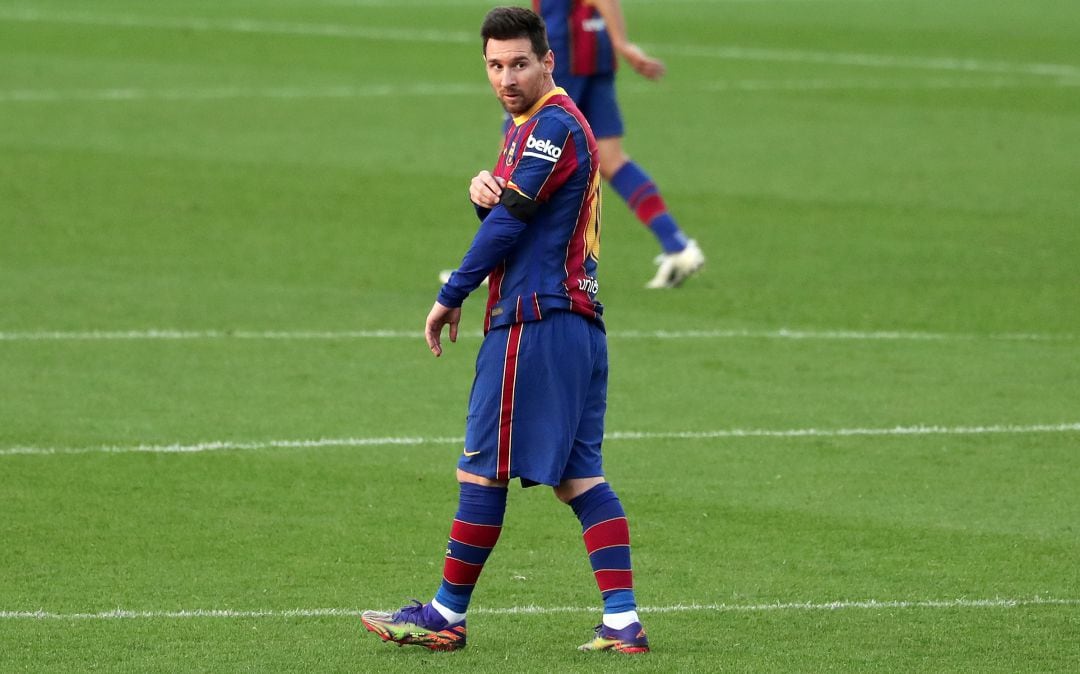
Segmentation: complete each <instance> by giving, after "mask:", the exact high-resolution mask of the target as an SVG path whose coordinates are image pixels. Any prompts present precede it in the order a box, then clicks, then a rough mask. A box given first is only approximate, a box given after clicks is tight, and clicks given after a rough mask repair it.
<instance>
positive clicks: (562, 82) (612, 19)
mask: <svg viewBox="0 0 1080 674" xmlns="http://www.w3.org/2000/svg"><path fill="white" fill-rule="evenodd" d="M532 6H533V9H534V10H535V11H536V12H537V13H538V14H540V15H541V16H542V17H543V18H544V22H545V23H546V24H547V30H548V39H549V40H550V43H551V49H552V51H554V52H555V73H554V78H555V83H556V84H558V85H559V86H560V87H562V88H563V89H565V90H566V92H567V93H568V94H570V98H572V99H574V102H575V103H577V106H578V108H579V109H580V110H581V111H582V112H583V113H584V114H585V118H586V119H588V120H589V124H590V125H591V126H592V129H593V133H594V134H595V135H596V139H597V140H596V142H597V145H598V146H599V148H600V175H601V176H603V178H604V180H605V181H607V182H608V184H610V185H611V186H612V187H614V188H615V191H616V192H618V193H619V196H621V197H622V198H623V200H624V201H625V202H626V204H627V205H628V206H629V207H630V210H631V211H633V212H634V214H635V215H636V216H637V218H638V220H640V221H641V222H642V224H644V225H645V226H646V227H648V228H649V230H650V231H651V232H652V233H653V235H654V236H655V237H656V239H657V241H658V242H659V243H660V247H661V248H662V249H663V253H661V254H660V256H658V257H657V258H656V262H657V264H658V265H659V268H658V269H657V271H656V275H655V276H654V277H653V278H652V280H650V281H649V282H648V283H647V284H645V287H647V288H673V287H676V286H678V285H680V284H681V283H682V282H683V281H685V280H686V279H687V278H688V277H690V276H691V275H692V274H694V273H695V272H697V271H698V270H699V269H701V267H702V265H704V264H705V255H704V254H703V253H702V252H701V249H700V248H699V247H698V245H697V243H696V242H695V241H693V240H692V239H688V238H687V236H686V234H684V233H683V231H682V230H681V229H680V228H679V225H678V224H677V223H676V222H675V218H674V217H672V215H671V213H669V212H668V209H667V204H666V203H665V202H664V198H663V197H662V196H661V195H660V190H659V188H657V186H656V184H655V183H653V181H652V178H650V177H649V175H648V174H647V173H646V172H645V171H644V170H643V169H642V168H641V167H640V166H639V165H638V164H637V163H636V162H635V161H634V160H633V159H631V158H630V156H629V155H627V154H626V152H625V151H624V150H623V147H622V136H623V122H622V116H621V114H620V112H619V104H618V101H617V100H616V96H615V68H616V65H617V63H618V57H619V56H621V57H622V58H623V59H625V60H626V62H627V63H628V64H630V67H631V68H633V69H634V70H635V71H636V72H637V73H638V74H640V75H642V76H644V77H646V78H648V79H650V80H656V79H659V78H660V77H662V76H663V75H664V64H663V63H661V62H660V61H658V60H656V59H654V58H652V57H651V56H649V55H648V54H646V53H645V52H644V51H642V50H641V48H640V47H638V46H637V45H635V44H634V43H632V42H630V40H629V38H628V36H627V32H626V22H625V20H624V18H623V13H622V8H621V6H620V4H619V0H532Z"/></svg>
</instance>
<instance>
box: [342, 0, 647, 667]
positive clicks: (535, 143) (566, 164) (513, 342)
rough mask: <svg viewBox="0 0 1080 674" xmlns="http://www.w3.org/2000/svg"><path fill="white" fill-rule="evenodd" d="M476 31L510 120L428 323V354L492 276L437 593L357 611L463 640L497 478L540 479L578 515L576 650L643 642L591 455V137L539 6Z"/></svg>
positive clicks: (631, 648) (473, 195) (594, 443)
mask: <svg viewBox="0 0 1080 674" xmlns="http://www.w3.org/2000/svg"><path fill="white" fill-rule="evenodd" d="M481 37H482V39H483V55H484V63H485V65H486V68H487V75H488V80H489V81H490V83H491V86H492V88H493V89H494V91H495V95H496V97H497V98H498V99H499V101H500V102H501V103H502V105H503V107H504V108H505V109H506V111H507V112H508V113H509V114H510V115H511V117H512V123H511V125H510V127H509V129H508V130H507V134H506V138H505V140H504V143H503V149H502V152H501V153H500V154H499V158H498V160H497V162H496V165H495V169H494V172H489V171H481V172H480V173H479V174H477V175H476V177H474V178H473V179H472V181H471V183H470V186H469V198H470V199H471V200H472V202H473V204H474V205H475V208H476V212H477V214H478V216H479V217H480V220H481V223H480V227H479V229H478V230H477V233H476V236H475V237H474V239H473V242H472V245H471V246H470V247H469V250H468V251H467V252H466V254H465V257H464V259H462V261H461V265H460V266H459V267H458V269H457V271H455V272H454V273H453V274H452V275H451V277H450V280H449V281H448V282H446V283H445V284H444V285H443V287H442V289H441V290H440V292H439V296H438V301H436V302H435V304H434V306H433V307H432V308H431V312H430V313H429V314H428V317H427V325H426V330H425V335H426V339H427V343H428V347H429V348H430V349H431V351H432V353H434V354H435V356H440V355H442V351H443V347H442V331H443V328H445V327H449V336H450V341H451V342H453V341H456V340H457V332H458V323H459V321H460V319H461V304H462V302H463V301H464V300H465V298H466V297H467V296H468V295H469V293H471V292H472V291H473V290H475V289H476V288H477V287H478V286H479V285H480V282H481V281H482V280H483V279H484V278H485V277H489V280H490V283H489V289H488V301H487V310H486V312H485V316H484V333H485V336H484V341H483V343H482V344H481V346H480V352H479V354H478V355H477V359H476V378H475V380H474V382H473V389H472V393H471V395H470V399H469V413H468V418H467V421H466V430H465V447H464V450H463V453H462V456H461V457H460V458H459V460H458V465H457V479H458V482H459V483H460V496H459V501H458V509H457V514H456V515H455V517H454V519H453V522H452V524H451V526H450V541H449V543H448V545H447V551H446V557H445V559H444V565H443V577H442V584H441V585H440V586H439V588H438V591H437V592H436V593H435V596H434V598H433V599H432V600H431V601H430V602H428V603H426V604H421V603H419V602H415V603H414V604H413V605H411V606H406V607H404V608H402V609H400V610H399V611H396V612H394V613H383V612H379V611H365V612H364V613H363V614H362V616H361V620H362V621H363V624H364V626H365V627H366V628H367V629H368V630H370V631H372V632H375V633H376V634H378V635H379V636H380V637H381V638H382V639H383V640H385V641H393V642H396V643H398V644H418V645H421V646H424V647H426V648H429V649H431V650H456V649H459V648H463V647H464V646H465V638H466V629H465V614H466V611H467V610H468V607H469V600H470V598H471V596H472V593H473V588H474V587H475V586H476V583H477V580H478V579H479V577H480V573H481V571H482V570H483V568H484V563H485V562H486V561H487V559H488V556H489V555H490V554H491V551H492V549H493V548H494V547H495V544H496V542H497V541H498V539H499V534H500V532H501V530H502V524H503V515H504V513H505V510H506V498H507V487H508V484H509V482H510V480H511V479H514V478H519V479H520V480H521V484H522V485H523V486H526V487H528V486H534V485H537V484H544V485H548V486H551V487H553V489H554V492H555V496H556V497H557V498H559V500H561V501H563V502H564V503H567V504H568V505H569V506H570V507H571V508H572V509H573V512H574V514H575V515H576V516H577V517H578V519H579V520H580V522H581V527H582V532H583V534H582V535H583V538H584V540H585V549H586V552H587V554H588V556H589V560H590V563H591V565H592V568H593V575H594V577H595V580H596V583H597V585H598V587H599V589H600V593H601V597H602V598H603V602H604V611H603V622H602V623H601V625H600V626H598V627H597V628H596V631H595V634H594V637H593V639H592V640H591V641H589V642H588V643H586V644H584V645H583V646H581V647H580V648H581V650H590V651H591V650H614V651H619V652H623V653H644V652H647V651H648V650H649V642H648V639H647V638H646V635H645V631H644V629H643V628H642V626H641V621H640V620H639V618H638V614H637V604H636V602H635V598H634V584H633V574H632V571H631V565H630V532H629V528H628V526H627V521H626V515H625V513H624V512H623V508H622V505H621V503H620V502H619V498H618V497H617V496H616V495H615V492H614V491H612V489H611V487H610V486H609V485H608V483H607V481H606V480H605V479H604V471H603V466H602V459H601V443H602V441H603V435H604V412H605V409H606V406H607V401H606V398H607V378H608V364H607V340H606V336H605V334H604V323H603V319H602V317H601V315H602V313H603V306H602V305H601V304H600V303H599V302H597V300H596V293H597V290H598V288H599V286H598V283H597V280H596V272H597V260H598V257H599V252H600V222H599V216H600V204H599V199H600V178H599V175H598V170H599V167H598V160H597V157H596V154H597V145H596V140H595V138H594V137H593V134H592V131H591V130H590V129H589V125H588V122H586V121H585V117H584V116H583V115H582V114H581V112H580V111H579V110H578V109H577V107H576V106H575V105H574V102H573V101H572V100H571V99H570V97H569V96H567V95H566V92H565V91H564V90H563V89H560V88H558V87H556V86H555V83H554V80H553V79H552V76H551V74H552V71H553V69H554V65H555V58H554V55H553V54H552V52H551V50H550V49H549V48H548V43H547V38H546V34H545V31H544V23H543V20H542V19H541V18H540V17H539V16H537V15H536V14H535V13H533V12H532V11H530V10H528V9H524V8H521V7H497V8H495V9H493V10H491V12H489V13H488V15H487V16H486V17H485V19H484V23H483V27H482V29H481Z"/></svg>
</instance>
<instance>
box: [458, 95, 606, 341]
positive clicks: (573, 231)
mask: <svg viewBox="0 0 1080 674" xmlns="http://www.w3.org/2000/svg"><path fill="white" fill-rule="evenodd" d="M494 174H495V175H496V176H497V177H501V178H504V179H505V180H506V187H505V189H504V190H503V196H502V202H501V203H500V204H499V205H498V206H496V207H495V208H493V209H491V210H490V211H488V210H487V209H481V208H477V214H478V215H479V216H480V217H481V220H482V221H481V224H480V228H479V229H478V230H477V233H476V236H475V238H474V239H473V242H472V245H471V246H470V247H469V250H468V252H467V253H466V254H465V257H464V259H463V260H462V262H461V265H460V266H459V267H458V269H457V271H455V272H454V273H453V274H452V275H451V276H450V280H449V281H447V283H446V284H445V285H444V286H443V287H442V290H441V291H440V293H439V302H440V303H441V304H443V305H444V306H449V307H456V306H461V303H462V302H463V301H464V300H465V297H467V296H468V294H469V293H470V292H472V291H473V290H474V289H475V288H476V287H477V286H479V285H480V282H481V281H482V280H483V279H484V277H485V276H487V277H488V280H489V289H488V302H487V311H486V312H485V319H484V331H485V332H487V331H488V330H490V329H491V328H494V327H498V326H502V325H509V324H513V323H522V322H526V321H537V320H541V319H542V318H543V317H544V314H545V313H546V312H550V311H559V310H562V311H571V312H574V313H577V314H581V315H583V316H586V317H588V318H589V319H591V320H593V321H595V322H597V323H599V324H600V325H601V326H602V325H603V319H602V318H601V315H602V314H603V311H604V307H603V305H602V304H600V303H599V302H598V301H596V293H597V291H598V290H599V285H598V283H597V280H596V272H597V264H598V261H599V257H600V175H599V159H598V156H597V151H596V139H595V138H593V134H592V130H591V129H590V128H589V124H588V122H586V121H585V117H584V116H583V115H582V114H581V111H580V110H578V108H577V106H576V105H574V102H573V101H572V100H571V99H570V97H569V96H567V95H566V91H565V90H563V89H561V88H555V89H553V90H552V91H551V92H549V93H547V94H546V95H544V96H543V97H542V98H541V99H540V100H539V101H537V103H536V105H534V106H533V107H532V109H531V110H529V111H528V112H525V113H523V114H521V115H519V116H516V117H514V119H513V120H512V123H511V124H510V125H509V127H508V129H507V131H506V138H505V139H504V141H503V148H502V151H501V152H500V153H499V159H498V164H497V165H496V166H495V171H494ZM508 204H510V205H511V207H510V208H508V206H507V205H508ZM523 214H528V216H527V217H526V219H527V222H526V220H523V219H522V217H521V216H523Z"/></svg>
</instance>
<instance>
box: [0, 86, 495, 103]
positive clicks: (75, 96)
mask: <svg viewBox="0 0 1080 674" xmlns="http://www.w3.org/2000/svg"><path fill="white" fill-rule="evenodd" d="M488 91H490V89H489V88H488V87H486V86H481V85H477V84H453V83H444V84H408V85H389V84H388V85H366V86H350V85H341V86H322V87H284V86H281V87H206V88H191V89H142V88H138V87H116V88H107V89H12V90H9V91H0V103H66V102H69V101H94V102H106V103H109V102H118V103H122V102H138V101H220V100H227V99H237V98H255V99H280V100H307V99H317V98H342V99H353V98H387V97H398V96H401V97H404V96H420V97H428V96H456V95H469V96H478V95H483V94H485V93H487V92H488Z"/></svg>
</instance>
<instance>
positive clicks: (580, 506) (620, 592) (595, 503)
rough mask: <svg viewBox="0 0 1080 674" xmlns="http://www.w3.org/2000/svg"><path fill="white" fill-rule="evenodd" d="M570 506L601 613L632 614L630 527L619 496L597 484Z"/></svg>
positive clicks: (632, 590) (608, 487) (633, 601)
mask: <svg viewBox="0 0 1080 674" xmlns="http://www.w3.org/2000/svg"><path fill="white" fill-rule="evenodd" d="M570 507H571V508H573V509H574V514H575V515H577V517H578V519H579V520H580V521H581V531H582V537H583V538H584V539H585V550H586V552H588V553H589V563H590V564H591V565H592V569H593V576H594V577H595V578H596V585H597V587H599V588H600V596H602V597H603V598H604V613H605V614H612V613H623V612H626V611H635V610H636V609H637V602H636V600H635V599H634V574H633V571H632V569H631V566H630V527H629V526H628V525H627V523H626V513H625V512H623V507H622V503H620V502H619V497H618V496H616V495H615V492H614V491H613V490H612V489H611V486H610V485H609V484H608V483H607V482H601V483H600V484H598V485H596V486H595V487H593V488H592V489H590V490H588V491H587V492H585V493H584V494H581V495H579V496H577V497H576V498H574V499H573V500H571V501H570Z"/></svg>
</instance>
